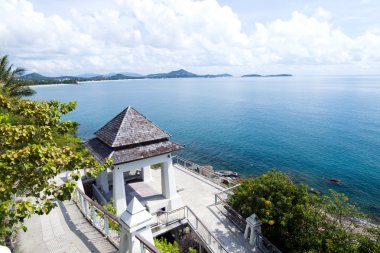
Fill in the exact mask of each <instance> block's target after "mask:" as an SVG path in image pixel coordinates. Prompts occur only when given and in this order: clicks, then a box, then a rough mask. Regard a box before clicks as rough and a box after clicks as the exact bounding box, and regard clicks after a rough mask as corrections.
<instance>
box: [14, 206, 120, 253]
mask: <svg viewBox="0 0 380 253" xmlns="http://www.w3.org/2000/svg"><path fill="white" fill-rule="evenodd" d="M25 225H26V226H27V227H28V231H27V232H26V233H24V232H22V231H20V232H19V233H18V237H17V247H16V252H20V253H29V252H30V253H35V252H36V253H37V252H38V253H90V252H93V253H111V252H117V249H116V248H115V247H114V246H113V245H112V244H111V243H110V242H109V241H108V240H107V239H105V238H104V237H103V235H102V234H101V233H99V231H97V230H96V229H95V228H94V227H93V226H92V225H91V224H90V223H89V222H88V221H87V220H86V219H85V218H84V217H83V215H82V213H81V212H80V211H79V209H78V207H77V206H76V205H75V203H74V202H73V201H65V202H63V203H62V202H58V207H57V208H54V209H53V210H52V211H51V212H50V213H49V214H48V215H42V216H38V215H33V216H32V217H31V218H30V219H28V220H26V221H25Z"/></svg>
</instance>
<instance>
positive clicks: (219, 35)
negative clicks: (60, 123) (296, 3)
mask: <svg viewBox="0 0 380 253" xmlns="http://www.w3.org/2000/svg"><path fill="white" fill-rule="evenodd" d="M117 3H118V5H117V6H116V7H113V8H112V7H109V8H108V9H103V10H100V11H97V12H93V13H90V14H89V13H85V12H83V11H82V10H78V9H73V10H72V11H71V14H70V16H69V17H68V18H67V16H66V17H65V18H64V17H63V16H60V15H59V14H54V15H47V14H44V13H41V12H39V11H36V10H35V9H34V8H33V5H32V4H31V3H30V2H29V1H27V0H8V1H5V0H0V6H1V8H0V38H1V39H0V50H1V53H7V54H10V55H11V56H12V58H13V59H15V61H16V63H17V65H20V66H24V67H27V68H28V69H30V70H32V71H39V72H42V73H46V74H61V73H80V72H88V71H91V72H101V73H105V72H108V71H140V72H145V73H147V72H155V71H166V70H170V69H174V68H179V67H189V68H190V69H200V68H203V69H204V72H207V71H208V70H213V71H214V70H215V69H216V68H217V67H220V68H223V69H227V68H228V67H230V68H232V69H234V70H236V71H237V72H239V71H243V70H245V69H249V68H257V67H260V68H262V66H267V69H268V70H267V71H270V70H271V68H272V67H271V66H278V65H281V66H284V68H285V67H287V68H290V67H289V66H292V67H293V69H294V68H296V67H297V66H298V67H300V66H305V65H314V66H317V65H321V66H322V65H323V66H326V65H334V66H340V65H344V68H342V69H344V71H347V65H352V66H353V68H355V69H357V66H366V68H365V71H367V72H368V71H373V69H375V67H374V66H378V65H379V62H380V51H379V50H378V49H379V48H380V36H379V35H378V34H376V33H374V32H368V33H366V34H362V35H361V36H358V37H350V36H348V35H346V34H345V33H344V32H343V31H341V30H340V29H339V28H337V27H334V26H333V25H332V24H331V23H329V20H330V17H331V13H330V12H328V11H326V10H324V9H322V8H318V9H317V10H316V11H315V14H314V15H313V16H306V15H304V14H302V13H300V12H294V13H293V14H292V16H291V18H290V19H289V20H280V19H278V20H274V21H272V22H269V23H266V24H262V23H257V24H256V25H255V27H256V29H255V30H254V31H253V32H252V33H249V34H248V33H246V32H244V31H243V30H242V26H241V22H240V20H239V17H238V16H237V15H236V14H235V13H234V12H233V11H232V10H231V8H229V7H228V6H221V5H220V4H218V2H217V1H216V0H205V1H193V0H182V1H178V0H160V1H154V0H125V1H122V0H119V1H117ZM368 66H369V68H368ZM371 68H372V70H371ZM239 69H240V70H239ZM272 69H275V68H274V67H273V68H272ZM334 69H336V67H335V68H334Z"/></svg>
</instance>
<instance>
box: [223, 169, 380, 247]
mask: <svg viewBox="0 0 380 253" xmlns="http://www.w3.org/2000/svg"><path fill="white" fill-rule="evenodd" d="M228 202H229V204H230V205H231V206H232V207H233V208H234V209H235V210H237V211H238V212H239V213H240V214H242V215H243V216H244V217H248V216H250V215H251V214H252V213H256V214H257V215H258V216H259V218H260V219H261V220H262V221H263V222H264V226H263V233H264V234H265V235H266V236H267V237H269V239H270V240H271V241H272V242H274V244H275V245H276V246H278V247H280V248H281V249H283V250H284V251H289V252H371V251H366V250H363V248H367V249H372V248H373V249H377V248H376V247H378V244H379V238H378V237H377V238H376V239H374V236H373V234H374V233H373V232H368V233H358V231H357V229H356V230H355V228H356V227H355V224H354V222H353V220H352V219H350V218H352V217H356V218H358V217H363V214H361V213H360V212H359V211H358V210H357V208H356V207H355V206H354V205H352V204H350V203H349V201H348V198H347V197H346V196H345V195H344V194H339V193H337V192H334V191H332V190H330V194H329V195H323V196H317V195H315V194H312V193H309V192H308V188H307V186H305V185H302V184H295V183H293V182H292V180H291V179H290V178H289V177H288V176H287V175H286V174H285V173H282V172H279V171H270V172H268V173H266V174H263V175H261V176H260V177H257V178H255V179H245V180H242V181H241V185H240V186H238V187H237V188H235V189H234V192H233V194H232V195H231V196H230V197H229V199H228Z"/></svg>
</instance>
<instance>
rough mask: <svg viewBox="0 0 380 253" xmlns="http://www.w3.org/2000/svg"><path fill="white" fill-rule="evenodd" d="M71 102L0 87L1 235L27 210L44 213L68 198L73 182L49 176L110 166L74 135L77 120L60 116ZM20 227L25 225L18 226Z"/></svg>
mask: <svg viewBox="0 0 380 253" xmlns="http://www.w3.org/2000/svg"><path fill="white" fill-rule="evenodd" d="M75 106H76V103H75V102H69V103H67V104H65V103H61V102H58V101H49V102H47V101H40V102H35V101H29V100H21V99H17V98H12V97H8V96H6V95H2V94H1V93H0V237H1V236H3V237H8V238H9V237H10V236H11V235H12V234H14V233H15V232H16V231H17V229H18V228H19V227H20V226H19V225H22V223H23V221H24V220H25V219H26V218H28V217H30V216H31V215H32V214H39V215H42V214H47V213H49V212H50V211H51V210H52V209H53V208H54V207H56V206H57V203H56V201H55V200H61V201H62V200H66V199H70V197H71V193H72V191H73V190H74V188H75V186H76V183H75V181H73V180H68V181H66V182H62V183H57V182H56V181H55V180H54V178H55V177H56V176H57V175H59V174H60V173H62V172H64V171H72V174H71V175H72V177H73V179H74V180H76V179H78V178H79V170H81V169H84V168H89V169H90V170H89V173H90V174H91V175H96V173H97V172H99V171H102V170H104V169H105V168H106V167H109V166H110V163H109V161H107V162H106V163H105V164H104V165H101V164H99V163H98V162H97V161H96V160H95V159H94V158H92V157H91V155H90V154H89V153H88V152H86V151H85V150H84V149H83V148H82V145H81V142H80V140H79V138H77V137H76V134H75V132H76V128H77V124H76V123H75V122H72V121H62V120H61V116H62V115H64V114H67V113H69V112H70V111H72V110H74V109H75ZM22 228H23V229H24V230H26V229H27V228H26V227H24V226H22Z"/></svg>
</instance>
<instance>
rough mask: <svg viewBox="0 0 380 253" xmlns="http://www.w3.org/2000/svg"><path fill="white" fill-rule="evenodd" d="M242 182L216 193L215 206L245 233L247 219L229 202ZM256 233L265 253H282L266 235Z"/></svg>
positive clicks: (261, 248)
mask: <svg viewBox="0 0 380 253" xmlns="http://www.w3.org/2000/svg"><path fill="white" fill-rule="evenodd" d="M239 185H240V184H238V185H235V186H233V187H231V188H228V189H225V190H223V191H221V192H219V193H216V194H215V206H216V207H217V208H218V209H219V210H220V212H221V213H222V214H223V215H224V216H226V218H228V219H229V220H230V221H231V222H232V223H233V224H234V225H235V226H236V227H237V228H238V229H239V230H240V231H241V232H242V233H244V230H245V227H246V225H247V221H246V220H245V219H244V217H243V216H241V215H240V214H239V213H238V212H237V211H236V210H235V209H233V208H232V206H230V205H229V204H228V203H227V202H228V196H229V195H231V194H233V193H231V191H232V190H233V189H234V188H236V187H238V186H239ZM255 233H256V246H257V248H258V249H259V250H260V252H263V253H281V251H280V250H279V249H278V248H277V247H276V246H275V245H274V244H273V243H271V242H270V241H269V240H268V239H267V238H266V237H265V236H264V235H262V234H261V233H259V232H258V231H255Z"/></svg>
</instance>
